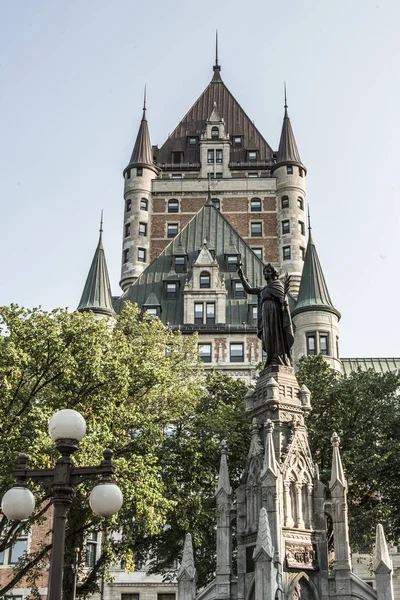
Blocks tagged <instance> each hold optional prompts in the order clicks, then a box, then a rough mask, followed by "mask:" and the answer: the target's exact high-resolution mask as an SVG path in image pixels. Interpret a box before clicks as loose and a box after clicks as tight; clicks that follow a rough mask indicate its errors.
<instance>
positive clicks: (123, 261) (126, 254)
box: [122, 248, 129, 265]
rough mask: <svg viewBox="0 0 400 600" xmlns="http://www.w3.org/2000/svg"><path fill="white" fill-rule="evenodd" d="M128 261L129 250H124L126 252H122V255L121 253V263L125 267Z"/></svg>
mask: <svg viewBox="0 0 400 600" xmlns="http://www.w3.org/2000/svg"><path fill="white" fill-rule="evenodd" d="M128 260H129V248H126V250H124V251H123V253H122V263H123V264H124V265H126V263H127V262H128Z"/></svg>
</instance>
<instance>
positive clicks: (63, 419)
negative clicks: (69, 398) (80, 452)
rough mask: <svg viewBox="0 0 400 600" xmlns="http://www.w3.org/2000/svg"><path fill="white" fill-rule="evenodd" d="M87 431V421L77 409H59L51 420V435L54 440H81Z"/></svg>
mask: <svg viewBox="0 0 400 600" xmlns="http://www.w3.org/2000/svg"><path fill="white" fill-rule="evenodd" d="M85 433H86V421H85V419H84V418H83V417H82V415H81V414H80V413H78V412H77V411H76V410H71V409H69V408H65V409H64V410H59V411H58V412H57V413H56V414H55V415H53V416H52V417H51V419H50V421H49V435H50V437H51V439H52V440H53V442H56V441H57V440H65V439H69V440H76V441H77V442H80V441H81V439H82V438H83V436H84V435H85Z"/></svg>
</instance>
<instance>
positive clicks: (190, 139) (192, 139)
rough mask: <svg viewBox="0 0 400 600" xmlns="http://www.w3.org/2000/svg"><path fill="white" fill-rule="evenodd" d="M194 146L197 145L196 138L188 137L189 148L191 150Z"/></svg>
mask: <svg viewBox="0 0 400 600" xmlns="http://www.w3.org/2000/svg"><path fill="white" fill-rule="evenodd" d="M196 144H197V137H190V138H189V146H190V147H191V148H193V147H194V146H196Z"/></svg>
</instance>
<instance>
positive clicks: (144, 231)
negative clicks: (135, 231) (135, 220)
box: [139, 223, 147, 237]
mask: <svg viewBox="0 0 400 600" xmlns="http://www.w3.org/2000/svg"><path fill="white" fill-rule="evenodd" d="M139 235H143V236H144V237H146V235H147V223H139Z"/></svg>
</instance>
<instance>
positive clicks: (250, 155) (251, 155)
mask: <svg viewBox="0 0 400 600" xmlns="http://www.w3.org/2000/svg"><path fill="white" fill-rule="evenodd" d="M247 158H248V160H249V162H253V161H255V160H257V152H256V150H249V151H248V153H247Z"/></svg>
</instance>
